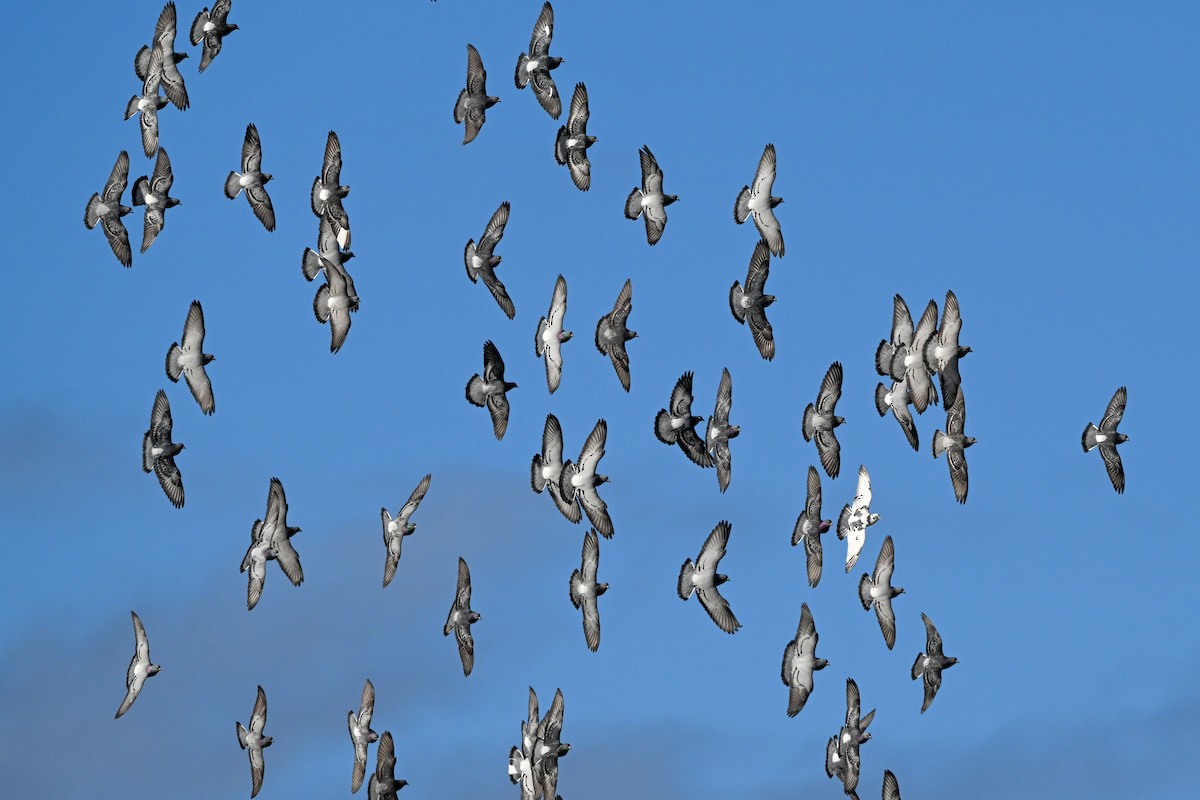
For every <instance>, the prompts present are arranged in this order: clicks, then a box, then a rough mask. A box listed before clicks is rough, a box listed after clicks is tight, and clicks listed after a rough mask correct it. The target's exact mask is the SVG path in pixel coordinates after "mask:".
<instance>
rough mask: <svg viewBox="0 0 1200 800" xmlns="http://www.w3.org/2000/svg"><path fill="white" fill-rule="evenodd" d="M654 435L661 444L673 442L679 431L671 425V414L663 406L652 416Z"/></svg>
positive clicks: (676, 439) (677, 437) (676, 438)
mask: <svg viewBox="0 0 1200 800" xmlns="http://www.w3.org/2000/svg"><path fill="white" fill-rule="evenodd" d="M654 435H655V437H656V438H657V439H658V440H659V441H660V442H662V443H663V444H675V442H676V441H678V439H679V432H678V431H677V430H675V428H673V427H672V426H671V415H670V414H668V413H667V410H666V409H665V408H664V409H662V410H661V411H659V412H658V415H657V416H656V417H655V418H654Z"/></svg>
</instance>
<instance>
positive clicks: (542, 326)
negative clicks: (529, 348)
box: [533, 317, 550, 356]
mask: <svg viewBox="0 0 1200 800" xmlns="http://www.w3.org/2000/svg"><path fill="white" fill-rule="evenodd" d="M549 326H550V323H549V322H547V321H546V318H545V317H542V318H541V320H539V321H538V326H537V333H536V334H534V337H533V352H534V354H535V355H539V356H540V355H541V354H542V352H543V351H544V350H545V347H546V346H545V344H543V342H542V334H543V333H544V332H545V330H546V328H548V327H549Z"/></svg>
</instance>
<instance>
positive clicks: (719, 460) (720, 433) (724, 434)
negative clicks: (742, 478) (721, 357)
mask: <svg viewBox="0 0 1200 800" xmlns="http://www.w3.org/2000/svg"><path fill="white" fill-rule="evenodd" d="M732 407H733V378H731V377H730V376H729V370H728V369H723V370H721V383H720V385H719V386H718V387H717V404H716V407H715V408H714V409H713V414H712V416H711V417H709V418H708V430H707V432H706V433H705V435H704V440H705V442H706V443H707V446H708V452H709V455H710V456H711V457H712V463H713V464H715V465H716V467H717V485H718V486H719V487H720V488H721V491H722V492H724V491H725V490H726V489H728V488H729V480H730V478H732V477H733V456H732V455H730V453H729V440H730V439H736V438H737V437H738V435H739V434H740V433H741V432H742V426H740V425H730V424H729V410H730V409H731V408H732Z"/></svg>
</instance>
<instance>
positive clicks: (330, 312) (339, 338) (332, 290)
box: [313, 261, 359, 353]
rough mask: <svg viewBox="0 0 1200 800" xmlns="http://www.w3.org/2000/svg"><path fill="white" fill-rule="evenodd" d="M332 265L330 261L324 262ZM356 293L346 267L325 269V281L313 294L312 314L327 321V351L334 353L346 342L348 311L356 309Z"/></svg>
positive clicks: (322, 320)
mask: <svg viewBox="0 0 1200 800" xmlns="http://www.w3.org/2000/svg"><path fill="white" fill-rule="evenodd" d="M325 263H326V264H327V265H330V266H332V264H331V262H328V261H327V262H325ZM358 306H359V298H358V295H357V294H355V293H354V281H353V279H352V278H351V277H350V273H349V272H347V271H346V267H345V266H344V265H343V266H339V267H335V268H334V269H326V270H325V283H323V284H321V287H320V288H319V289H317V293H316V294H315V295H314V296H313V315H314V316H315V317H316V318H317V322H320V323H321V324H322V325H324V324H325V323H326V322H328V323H329V352H331V353H336V352H337V351H339V350H341V349H342V345H344V344H345V343H346V337H347V336H348V335H349V334H350V312H352V311H357V310H358Z"/></svg>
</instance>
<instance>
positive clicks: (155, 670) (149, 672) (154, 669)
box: [146, 664, 162, 677]
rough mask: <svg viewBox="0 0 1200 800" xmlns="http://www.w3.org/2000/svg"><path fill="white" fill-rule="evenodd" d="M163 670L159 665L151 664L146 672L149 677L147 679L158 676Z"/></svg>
mask: <svg viewBox="0 0 1200 800" xmlns="http://www.w3.org/2000/svg"><path fill="white" fill-rule="evenodd" d="M161 669H162V667H161V666H159V665H158V664H151V665H150V667H149V669H147V670H146V675H147V677H149V676H151V675H157V674H158V673H159V671H160V670H161Z"/></svg>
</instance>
